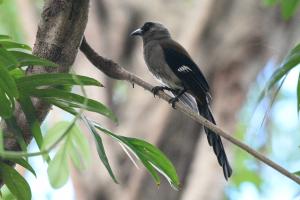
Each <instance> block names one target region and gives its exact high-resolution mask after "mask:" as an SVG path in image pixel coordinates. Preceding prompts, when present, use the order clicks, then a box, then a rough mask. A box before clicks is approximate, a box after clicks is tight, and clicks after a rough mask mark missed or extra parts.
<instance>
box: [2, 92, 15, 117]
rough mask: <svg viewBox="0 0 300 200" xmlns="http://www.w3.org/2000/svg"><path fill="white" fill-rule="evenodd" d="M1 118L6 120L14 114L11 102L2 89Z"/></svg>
mask: <svg viewBox="0 0 300 200" xmlns="http://www.w3.org/2000/svg"><path fill="white" fill-rule="evenodd" d="M0 102H1V103H0V116H1V117H2V118H4V119H7V118H10V117H11V116H12V113H13V107H12V104H11V101H10V100H9V99H8V97H7V96H6V94H5V92H4V91H3V90H2V89H1V87H0Z"/></svg>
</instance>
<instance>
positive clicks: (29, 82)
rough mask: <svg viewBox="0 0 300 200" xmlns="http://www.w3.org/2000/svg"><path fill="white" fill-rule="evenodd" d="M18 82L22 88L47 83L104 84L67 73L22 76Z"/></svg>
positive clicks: (45, 84)
mask: <svg viewBox="0 0 300 200" xmlns="http://www.w3.org/2000/svg"><path fill="white" fill-rule="evenodd" d="M16 83H17V85H18V86H19V87H21V88H29V87H30V88H35V87H39V86H47V85H49V86H50V85H93V86H102V85H101V83H99V82H98V81H97V80H95V79H93V78H89V77H86V76H79V75H74V74H67V73H55V74H35V75H31V76H24V77H20V78H18V79H17V80H16Z"/></svg>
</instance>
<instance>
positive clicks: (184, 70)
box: [160, 40, 209, 96]
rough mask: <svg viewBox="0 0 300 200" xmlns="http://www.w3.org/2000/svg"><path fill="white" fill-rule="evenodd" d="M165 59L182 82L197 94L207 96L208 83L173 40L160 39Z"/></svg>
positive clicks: (187, 55)
mask: <svg viewBox="0 0 300 200" xmlns="http://www.w3.org/2000/svg"><path fill="white" fill-rule="evenodd" d="M160 44H161V47H162V49H163V52H164V56H165V60H166V62H167V64H168V65H169V67H170V68H171V70H172V71H173V72H174V73H175V75H176V76H177V77H178V78H179V79H180V80H181V81H182V82H183V84H184V85H185V86H186V87H187V88H188V89H189V90H191V91H192V92H193V93H194V94H195V95H197V96H199V95H200V96H202V95H204V96H207V95H208V92H209V86H208V83H207V81H206V79H205V77H204V75H203V74H202V72H201V71H200V69H199V68H198V66H197V65H196V64H195V63H194V61H193V60H192V59H191V57H190V56H189V54H188V53H187V52H186V50H185V49H184V48H183V47H182V46H181V45H180V44H178V43H177V42H175V41H173V40H165V41H162V42H161V43H160Z"/></svg>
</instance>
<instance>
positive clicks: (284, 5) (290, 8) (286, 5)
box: [280, 0, 300, 19]
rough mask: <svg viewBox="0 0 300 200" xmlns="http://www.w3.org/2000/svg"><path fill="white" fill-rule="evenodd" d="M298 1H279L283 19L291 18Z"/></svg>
mask: <svg viewBox="0 0 300 200" xmlns="http://www.w3.org/2000/svg"><path fill="white" fill-rule="evenodd" d="M299 2H300V1H299V0H281V1H280V3H281V13H282V16H283V18H284V19H289V18H291V17H292V16H293V15H294V14H295V12H296V10H297V9H298V6H299Z"/></svg>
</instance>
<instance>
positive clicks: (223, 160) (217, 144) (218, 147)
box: [197, 102, 232, 180]
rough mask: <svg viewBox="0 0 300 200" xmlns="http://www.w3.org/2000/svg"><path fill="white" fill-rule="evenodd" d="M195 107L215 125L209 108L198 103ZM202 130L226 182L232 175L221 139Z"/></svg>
mask: <svg viewBox="0 0 300 200" xmlns="http://www.w3.org/2000/svg"><path fill="white" fill-rule="evenodd" d="M197 105H198V110H199V113H200V114H201V115H202V116H203V117H205V118H206V119H207V120H209V121H210V122H212V123H213V124H216V122H215V119H214V117H213V115H212V113H211V111H210V109H209V106H208V105H203V104H202V105H201V104H200V103H199V102H197ZM204 130H205V133H206V135H207V140H208V143H209V145H210V146H212V147H213V149H214V152H215V154H216V156H217V158H218V162H219V164H220V165H221V166H222V168H223V173H224V176H225V179H226V180H227V179H228V178H229V177H230V176H231V174H232V169H231V167H230V165H229V162H228V159H227V156H226V153H225V150H224V147H223V144H222V140H221V137H220V136H219V135H217V134H216V133H214V132H213V131H211V130H210V129H208V128H206V127H204Z"/></svg>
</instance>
